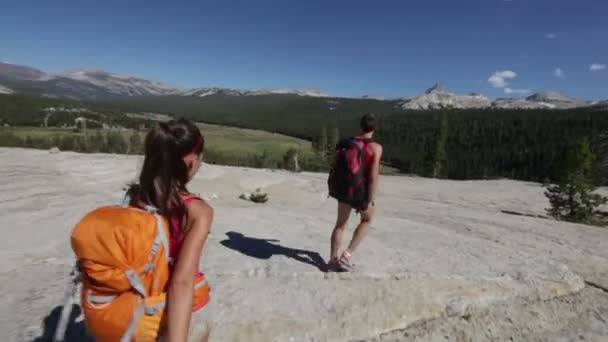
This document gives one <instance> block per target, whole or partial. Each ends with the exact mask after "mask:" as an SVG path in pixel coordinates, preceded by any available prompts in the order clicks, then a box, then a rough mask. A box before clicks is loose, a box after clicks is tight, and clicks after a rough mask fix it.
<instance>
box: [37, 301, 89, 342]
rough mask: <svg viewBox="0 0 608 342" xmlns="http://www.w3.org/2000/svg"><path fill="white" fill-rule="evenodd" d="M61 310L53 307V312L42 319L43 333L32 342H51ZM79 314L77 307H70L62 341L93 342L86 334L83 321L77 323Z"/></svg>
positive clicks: (58, 307)
mask: <svg viewBox="0 0 608 342" xmlns="http://www.w3.org/2000/svg"><path fill="white" fill-rule="evenodd" d="M61 308H62V306H57V307H55V308H54V309H53V311H51V313H49V315H48V316H46V318H45V319H44V331H43V333H42V336H40V337H37V338H35V339H34V340H33V341H32V342H52V341H53V338H54V337H55V331H56V330H57V325H58V324H59V317H61ZM81 312H82V311H81V310H80V307H79V306H78V305H73V306H72V313H71V314H70V320H69V323H68V327H67V330H66V332H65V337H64V339H63V341H64V342H93V339H92V338H91V337H90V336H89V335H88V334H87V330H86V327H85V325H84V321H80V322H78V321H77V318H78V317H79V316H80V314H81Z"/></svg>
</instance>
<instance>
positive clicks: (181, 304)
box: [167, 201, 213, 342]
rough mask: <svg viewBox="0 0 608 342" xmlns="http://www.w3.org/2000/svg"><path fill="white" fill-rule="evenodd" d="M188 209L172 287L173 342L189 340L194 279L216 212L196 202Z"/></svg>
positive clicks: (169, 330)
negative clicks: (184, 233) (186, 229)
mask: <svg viewBox="0 0 608 342" xmlns="http://www.w3.org/2000/svg"><path fill="white" fill-rule="evenodd" d="M187 208H188V221H189V222H188V225H187V227H188V231H187V232H186V235H185V236H184V241H183V243H182V247H181V250H180V252H179V256H178V259H177V264H176V265H175V269H174V270H173V274H172V275H171V279H170V283H169V292H168V316H167V335H168V337H169V341H171V342H174V341H175V342H185V341H187V339H188V332H189V330H190V318H191V314H192V301H193V296H194V276H195V274H196V270H197V269H198V263H199V260H200V258H201V253H202V250H203V245H204V243H205V241H206V240H207V236H208V235H209V230H210V228H211V222H212V220H213V209H212V208H211V207H209V206H208V205H207V204H206V203H204V202H202V201H194V202H192V203H191V204H190V205H188V207H187Z"/></svg>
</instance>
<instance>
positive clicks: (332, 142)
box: [325, 127, 340, 156]
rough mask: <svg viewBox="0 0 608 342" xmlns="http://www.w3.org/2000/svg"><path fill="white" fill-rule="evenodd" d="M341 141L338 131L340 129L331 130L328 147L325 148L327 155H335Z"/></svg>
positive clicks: (328, 136)
mask: <svg viewBox="0 0 608 342" xmlns="http://www.w3.org/2000/svg"><path fill="white" fill-rule="evenodd" d="M339 140H340V131H339V130H338V127H334V128H333V129H330V130H329V132H328V135H327V146H326V148H325V150H326V153H327V155H329V156H331V155H333V154H334V151H335V149H336V145H337V144H338V141H339Z"/></svg>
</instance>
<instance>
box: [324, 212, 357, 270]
mask: <svg viewBox="0 0 608 342" xmlns="http://www.w3.org/2000/svg"><path fill="white" fill-rule="evenodd" d="M351 210H352V209H351V207H350V205H348V204H345V203H340V202H338V219H337V220H336V226H335V227H334V231H333V232H332V234H331V251H330V254H329V255H330V256H329V260H330V261H332V260H336V259H338V252H339V250H340V243H341V242H342V235H344V228H345V227H346V222H348V217H349V216H350V212H351Z"/></svg>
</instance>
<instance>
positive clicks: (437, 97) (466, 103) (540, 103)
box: [399, 84, 599, 110]
mask: <svg viewBox="0 0 608 342" xmlns="http://www.w3.org/2000/svg"><path fill="white" fill-rule="evenodd" d="M399 104H400V106H401V108H403V109H414V110H428V109H443V108H461V109H466V108H509V109H568V108H577V107H585V106H593V105H596V104H599V102H587V101H583V100H580V99H577V98H574V97H571V96H568V95H564V94H561V93H559V92H556V91H545V92H541V93H535V94H532V95H530V96H528V97H525V98H500V99H495V100H492V99H490V98H488V97H486V96H484V95H481V94H468V95H459V94H454V93H450V92H448V91H446V90H445V88H444V87H443V86H442V85H440V84H436V85H434V86H433V87H432V88H430V89H428V90H427V91H425V92H424V93H423V94H421V95H418V96H415V97H411V98H405V99H402V100H401V101H400V102H399Z"/></svg>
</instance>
